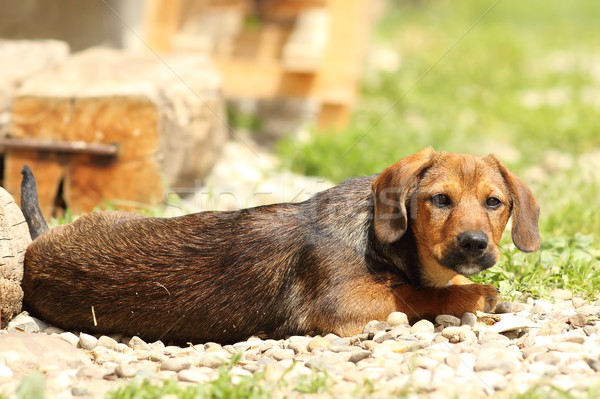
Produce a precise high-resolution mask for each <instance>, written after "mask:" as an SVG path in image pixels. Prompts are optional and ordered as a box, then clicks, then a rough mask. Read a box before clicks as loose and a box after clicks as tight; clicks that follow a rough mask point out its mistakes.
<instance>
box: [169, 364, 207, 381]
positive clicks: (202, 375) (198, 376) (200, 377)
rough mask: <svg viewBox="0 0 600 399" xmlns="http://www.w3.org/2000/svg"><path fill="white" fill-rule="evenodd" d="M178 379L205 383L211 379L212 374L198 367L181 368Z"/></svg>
mask: <svg viewBox="0 0 600 399" xmlns="http://www.w3.org/2000/svg"><path fill="white" fill-rule="evenodd" d="M177 379H178V380H179V381H182V382H192V383H205V382H208V381H210V380H211V375H210V374H209V373H207V372H206V371H204V370H203V369H201V368H198V367H192V368H189V369H185V370H181V371H180V372H179V373H177Z"/></svg>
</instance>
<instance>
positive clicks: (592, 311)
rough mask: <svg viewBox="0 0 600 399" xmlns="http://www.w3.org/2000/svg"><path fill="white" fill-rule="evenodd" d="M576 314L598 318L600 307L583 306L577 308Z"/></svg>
mask: <svg viewBox="0 0 600 399" xmlns="http://www.w3.org/2000/svg"><path fill="white" fill-rule="evenodd" d="M576 312H577V314H580V315H584V316H600V306H594V305H585V306H581V307H579V308H577V310H576Z"/></svg>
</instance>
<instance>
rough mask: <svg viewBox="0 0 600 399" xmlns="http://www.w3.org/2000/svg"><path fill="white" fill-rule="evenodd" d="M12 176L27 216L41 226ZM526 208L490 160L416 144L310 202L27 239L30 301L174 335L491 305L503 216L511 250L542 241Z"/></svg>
mask: <svg viewBox="0 0 600 399" xmlns="http://www.w3.org/2000/svg"><path fill="white" fill-rule="evenodd" d="M32 183H33V177H32V176H31V173H30V172H27V171H24V183H23V195H24V197H23V200H22V201H23V208H24V212H25V213H26V214H27V219H28V221H29V225H30V229H31V230H32V235H34V236H36V235H38V233H40V232H41V233H43V232H44V231H45V230H44V228H43V227H42V228H40V225H44V223H43V221H42V223H40V219H43V218H41V214H40V213H39V209H37V208H36V206H35V203H36V199H35V186H34V183H33V184H32ZM538 213H539V210H538V206H537V204H536V201H535V199H534V198H533V196H532V195H531V192H530V191H529V189H528V188H527V187H526V186H525V184H523V182H521V180H519V179H518V178H517V177H516V176H514V175H513V174H512V173H510V172H509V171H508V170H507V169H506V168H505V167H504V166H503V165H502V164H500V162H498V161H497V160H496V158H494V157H493V156H486V157H475V156H469V155H460V154H450V153H445V152H435V151H433V150H432V149H430V148H427V149H424V150H422V151H420V152H418V153H417V154H415V155H413V156H409V157H406V158H404V159H402V160H401V161H400V162H398V163H397V164H395V165H392V166H390V167H388V168H387V169H386V170H385V171H384V172H383V173H381V174H380V175H377V176H370V177H361V178H354V179H349V180H347V181H345V182H343V183H342V184H340V185H339V186H336V187H333V188H331V189H329V190H326V191H323V192H321V193H319V194H317V195H316V196H314V197H313V198H311V199H310V200H308V201H305V202H302V203H296V204H275V205H269V206H262V207H257V208H251V209H243V210H241V211H237V212H201V213H197V214H191V215H186V216H181V217H175V218H148V217H142V216H139V215H135V214H131V213H124V212H98V213H93V214H90V215H87V216H83V217H81V218H79V219H77V220H76V221H75V222H73V223H71V224H68V225H64V226H59V227H55V228H53V229H52V230H50V231H49V232H47V233H45V234H42V235H41V236H40V237H39V238H37V239H35V240H34V241H33V242H32V244H31V246H30V247H29V248H28V250H27V253H26V256H25V275H24V278H23V290H24V292H25V303H26V306H27V308H28V309H29V310H30V311H31V312H32V313H34V314H35V315H37V316H39V317H41V318H43V319H45V320H46V321H48V322H50V323H52V324H55V325H56V326H59V327H62V328H65V329H74V330H83V331H89V332H96V333H124V334H128V335H139V336H141V337H143V338H145V339H149V340H156V339H163V340H164V339H166V340H172V341H176V342H186V341H195V342H203V341H217V342H223V343H228V342H234V341H238V340H242V339H245V338H247V337H248V336H250V335H253V334H257V333H259V332H263V333H266V334H268V335H269V336H270V337H275V338H277V337H283V336H286V335H292V334H306V333H309V332H319V333H327V332H333V333H336V334H338V335H342V336H348V335H352V334H356V333H359V332H360V331H361V329H362V327H363V326H364V325H365V324H366V323H367V322H369V321H370V320H373V319H379V320H381V319H385V318H386V317H387V316H388V314H389V313H390V312H393V311H402V312H405V313H407V314H408V315H409V317H411V318H413V319H414V318H420V317H433V316H436V315H438V314H452V315H455V316H461V315H462V314H463V313H465V312H476V311H490V310H492V309H493V308H494V306H495V303H496V299H497V296H498V294H497V290H496V288H494V287H493V286H490V285H480V284H474V283H472V282H471V281H470V280H468V279H467V278H466V277H463V275H471V274H474V273H477V272H479V271H481V270H484V269H487V268H489V267H491V266H492V265H494V263H495V262H496V260H497V259H498V249H497V243H498V241H499V240H500V236H501V234H502V231H503V229H504V227H505V225H506V223H507V221H508V219H509V216H510V215H511V214H512V217H513V228H512V237H513V241H514V242H515V244H516V246H517V247H518V248H519V249H521V250H522V251H526V252H528V251H534V250H536V249H537V248H538V247H539V243H540V239H539V235H538V229H537V220H538Z"/></svg>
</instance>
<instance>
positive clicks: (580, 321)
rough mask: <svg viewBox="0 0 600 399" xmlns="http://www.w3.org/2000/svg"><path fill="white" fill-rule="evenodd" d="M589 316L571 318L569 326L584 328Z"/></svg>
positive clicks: (577, 315) (575, 315)
mask: <svg viewBox="0 0 600 399" xmlns="http://www.w3.org/2000/svg"><path fill="white" fill-rule="evenodd" d="M587 321H588V316H586V315H583V314H581V313H577V314H574V315H572V316H569V324H571V326H573V327H583V326H585V325H586V324H587Z"/></svg>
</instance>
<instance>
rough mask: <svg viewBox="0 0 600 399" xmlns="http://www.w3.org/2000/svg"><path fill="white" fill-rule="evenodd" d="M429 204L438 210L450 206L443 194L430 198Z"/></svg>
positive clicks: (448, 199) (448, 200)
mask: <svg viewBox="0 0 600 399" xmlns="http://www.w3.org/2000/svg"><path fill="white" fill-rule="evenodd" d="M431 202H432V203H433V205H435V206H437V207H438V208H444V207H446V206H448V205H450V197H448V196H447V195H445V194H436V195H434V196H433V197H431Z"/></svg>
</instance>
